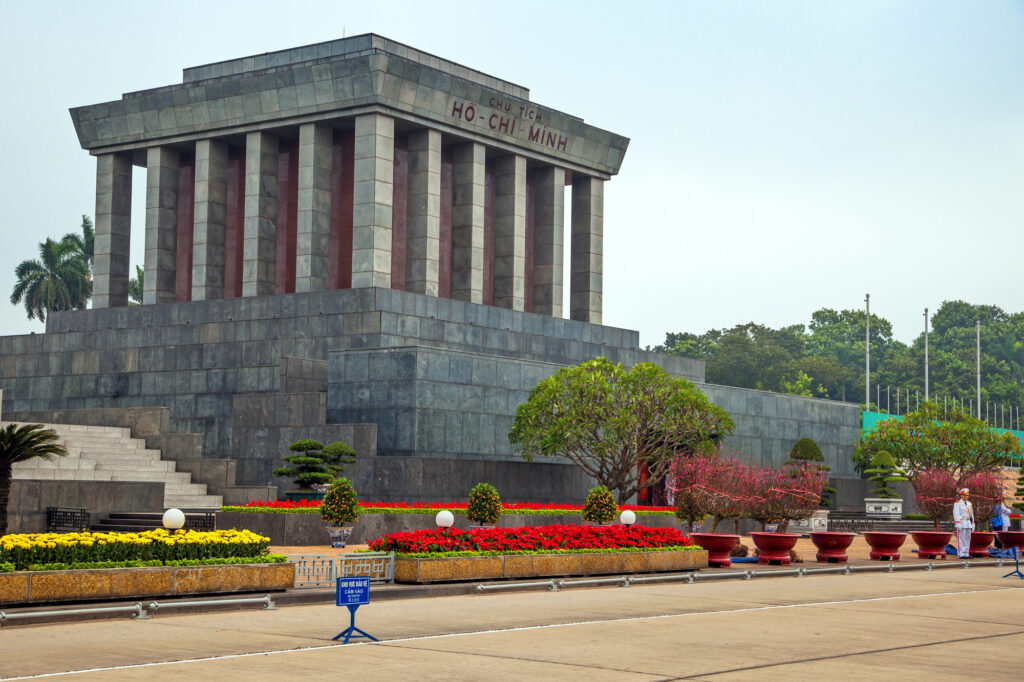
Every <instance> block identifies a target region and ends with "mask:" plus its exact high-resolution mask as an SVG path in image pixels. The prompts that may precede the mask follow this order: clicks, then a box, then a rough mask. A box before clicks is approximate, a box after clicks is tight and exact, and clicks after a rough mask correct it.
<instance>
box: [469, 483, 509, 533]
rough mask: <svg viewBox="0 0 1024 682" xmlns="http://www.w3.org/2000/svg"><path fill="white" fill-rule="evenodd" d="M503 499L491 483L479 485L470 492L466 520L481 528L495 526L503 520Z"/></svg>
mask: <svg viewBox="0 0 1024 682" xmlns="http://www.w3.org/2000/svg"><path fill="white" fill-rule="evenodd" d="M501 511H502V510H501V497H500V496H499V495H498V490H497V488H495V487H494V486H493V485H491V484H490V483H477V484H476V485H475V486H473V489H472V490H471V491H470V492H469V505H468V506H467V508H466V518H467V519H469V520H470V521H472V522H473V523H476V524H478V525H481V526H493V525H494V524H496V523H498V519H500V518H501Z"/></svg>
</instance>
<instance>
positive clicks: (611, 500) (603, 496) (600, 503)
mask: <svg viewBox="0 0 1024 682" xmlns="http://www.w3.org/2000/svg"><path fill="white" fill-rule="evenodd" d="M618 511H619V506H618V505H617V504H615V496H614V495H612V491H610V490H608V488H606V487H604V486H603V485H598V486H594V487H593V488H591V489H590V492H588V493H587V499H586V501H585V502H584V503H583V520H584V521H587V522H589V523H610V522H611V521H612V520H613V519H614V518H615V515H616V514H617V513H618Z"/></svg>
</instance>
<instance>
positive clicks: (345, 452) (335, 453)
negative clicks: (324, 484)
mask: <svg viewBox="0 0 1024 682" xmlns="http://www.w3.org/2000/svg"><path fill="white" fill-rule="evenodd" d="M320 457H321V458H322V459H323V460H324V463H325V464H326V465H327V469H328V470H329V471H330V472H331V473H332V474H334V477H335V478H338V477H340V476H341V475H342V474H344V473H345V465H346V464H355V462H356V449H355V448H354V447H352V446H351V445H349V444H348V443H345V442H343V441H340V440H339V441H335V442H333V443H328V444H327V445H326V446H324V449H323V450H321V451H320Z"/></svg>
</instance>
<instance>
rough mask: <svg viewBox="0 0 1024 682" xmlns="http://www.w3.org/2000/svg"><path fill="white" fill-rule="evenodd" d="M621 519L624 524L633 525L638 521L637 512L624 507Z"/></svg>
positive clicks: (620, 515)
mask: <svg viewBox="0 0 1024 682" xmlns="http://www.w3.org/2000/svg"><path fill="white" fill-rule="evenodd" d="M619 521H620V522H621V523H622V525H623V526H632V525H633V524H634V523H636V514H634V513H633V512H632V511H630V510H629V509H624V510H623V512H622V513H621V514H619Z"/></svg>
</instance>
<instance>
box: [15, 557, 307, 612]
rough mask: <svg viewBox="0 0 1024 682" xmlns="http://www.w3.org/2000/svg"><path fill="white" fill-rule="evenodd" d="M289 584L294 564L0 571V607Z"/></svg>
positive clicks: (281, 587)
mask: <svg viewBox="0 0 1024 682" xmlns="http://www.w3.org/2000/svg"><path fill="white" fill-rule="evenodd" d="M294 586H295V564H290V563H285V564H233V565H231V564H229V565H214V566H154V567H145V568H94V569H84V570H75V571H15V572H13V573H0V606H3V607H6V606H17V605H19V604H33V603H39V602H71V601H102V600H108V599H116V600H139V599H142V598H147V599H149V598H153V597H184V596H190V595H200V594H223V593H228V592H257V591H259V592H262V591H265V590H284V589H288V588H291V587H294Z"/></svg>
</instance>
